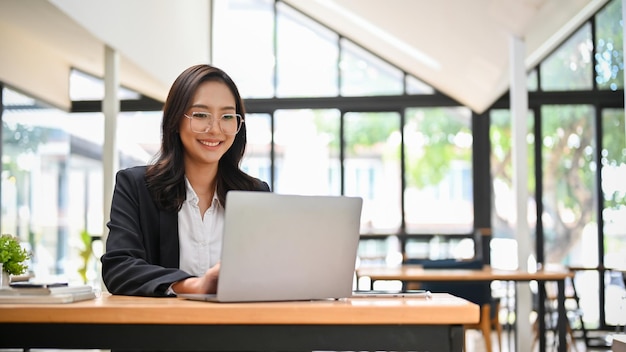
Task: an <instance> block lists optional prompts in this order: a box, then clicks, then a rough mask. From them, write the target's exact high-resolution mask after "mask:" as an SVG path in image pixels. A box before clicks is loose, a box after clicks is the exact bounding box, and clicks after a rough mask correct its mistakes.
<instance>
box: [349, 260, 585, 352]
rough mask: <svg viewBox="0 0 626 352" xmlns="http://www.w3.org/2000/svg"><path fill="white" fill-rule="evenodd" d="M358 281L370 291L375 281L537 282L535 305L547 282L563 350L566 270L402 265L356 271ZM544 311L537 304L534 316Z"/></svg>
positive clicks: (542, 328)
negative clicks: (553, 290) (366, 281)
mask: <svg viewBox="0 0 626 352" xmlns="http://www.w3.org/2000/svg"><path fill="white" fill-rule="evenodd" d="M360 277H369V278H370V279H371V287H372V288H373V284H374V281H377V280H398V281H402V282H405V283H406V282H432V281H468V282H469V281H496V280H497V281H514V282H525V281H537V282H539V283H540V284H541V285H540V287H541V289H540V290H539V292H538V295H539V302H545V298H546V297H545V296H546V294H545V290H544V289H543V288H544V284H545V283H546V282H548V281H553V282H556V283H557V288H558V293H557V301H558V309H557V310H558V314H559V319H558V323H557V324H558V332H559V346H558V347H559V352H565V351H566V350H567V343H566V328H567V321H566V319H567V316H566V313H565V279H566V278H570V277H573V273H572V272H570V271H568V270H562V271H548V270H540V271H537V272H534V273H531V272H526V271H519V270H498V269H493V268H491V267H485V268H483V269H482V270H478V269H424V268H422V267H421V266H419V265H403V266H399V267H371V268H368V267H363V268H359V269H358V270H357V280H358V278H360ZM545 312H546V309H545V307H544V305H543V304H539V307H538V312H537V313H538V316H539V317H543V316H545ZM538 322H539V324H538V325H539V350H540V351H542V352H544V351H545V350H546V341H545V332H546V326H545V320H544V319H539V320H538Z"/></svg>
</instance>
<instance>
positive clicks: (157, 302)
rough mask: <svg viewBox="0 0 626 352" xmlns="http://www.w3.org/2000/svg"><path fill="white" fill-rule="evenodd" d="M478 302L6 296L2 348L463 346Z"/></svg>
mask: <svg viewBox="0 0 626 352" xmlns="http://www.w3.org/2000/svg"><path fill="white" fill-rule="evenodd" d="M478 319H479V308H478V306H477V305H475V304H473V303H471V302H468V301H466V300H463V299H460V298H457V297H454V296H451V295H448V294H435V295H433V296H432V298H430V299H428V298H423V297H418V298H353V299H341V300H322V301H299V302H269V303H210V302H197V301H189V300H184V299H180V298H146V297H128V296H111V295H109V294H103V296H102V297H100V298H97V299H95V300H92V301H83V302H76V303H71V304H1V305H0V332H1V335H2V337H1V338H0V348H64V349H65V348H68V349H78V348H87V349H92V348H94V349H144V350H145V349H147V350H154V351H157V350H187V351H235V350H240V351H241V350H249V351H252V350H255V351H287V350H291V351H298V350H309V351H311V350H336V351H339V350H352V351H360V350H429V351H456V352H461V351H462V349H463V326H462V325H463V324H467V323H476V322H477V321H478Z"/></svg>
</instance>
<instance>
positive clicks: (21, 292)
mask: <svg viewBox="0 0 626 352" xmlns="http://www.w3.org/2000/svg"><path fill="white" fill-rule="evenodd" d="M96 297H97V294H96V291H95V290H94V289H93V287H91V286H89V285H68V284H67V283H33V282H15V283H11V285H10V286H9V287H4V288H2V289H0V304H1V303H72V302H78V301H84V300H88V299H94V298H96Z"/></svg>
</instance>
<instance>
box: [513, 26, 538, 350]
mask: <svg viewBox="0 0 626 352" xmlns="http://www.w3.org/2000/svg"><path fill="white" fill-rule="evenodd" d="M525 52H526V43H525V42H524V40H523V39H522V38H519V37H516V36H514V35H511V36H510V59H511V60H510V62H511V89H510V100H511V135H512V139H513V140H512V143H511V145H512V152H513V188H514V192H515V207H516V220H515V238H516V240H517V255H518V267H519V268H520V269H521V270H526V269H527V268H528V257H529V256H530V253H531V251H530V231H529V227H528V167H527V160H528V145H527V142H526V136H527V134H528V88H527V86H526V80H527V79H526V65H525V63H524V58H525V57H526V55H525ZM535 139H536V140H538V139H539V137H536V138H535ZM516 302H517V322H518V323H517V336H518V338H517V351H530V347H531V346H530V345H531V341H530V340H531V339H529V338H526V337H528V336H532V333H531V327H530V322H529V320H528V319H529V316H530V312H531V309H532V295H531V292H530V287H529V286H528V283H518V284H517V300H516Z"/></svg>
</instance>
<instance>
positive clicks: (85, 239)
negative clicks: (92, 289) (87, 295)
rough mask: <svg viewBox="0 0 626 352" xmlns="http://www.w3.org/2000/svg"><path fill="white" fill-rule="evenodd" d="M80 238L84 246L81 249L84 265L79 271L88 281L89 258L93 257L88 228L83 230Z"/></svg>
mask: <svg viewBox="0 0 626 352" xmlns="http://www.w3.org/2000/svg"><path fill="white" fill-rule="evenodd" d="M80 238H81V240H82V243H83V248H82V249H81V251H80V258H81V259H82V260H83V266H82V267H81V268H80V269H78V273H79V274H80V277H81V278H82V279H83V282H85V283H86V282H87V267H88V265H89V258H91V254H92V253H93V250H92V247H91V235H90V234H89V232H87V230H83V231H82V232H81V233H80Z"/></svg>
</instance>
